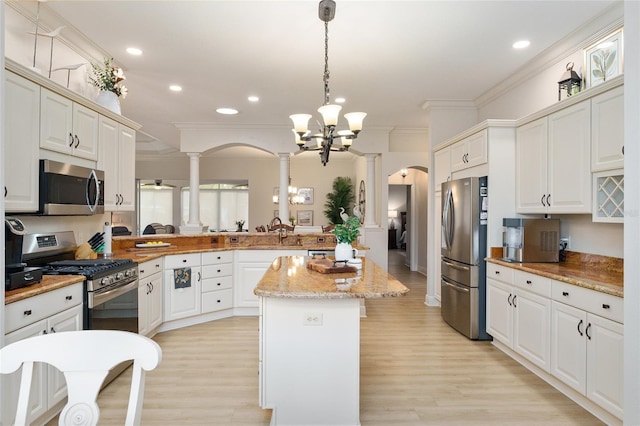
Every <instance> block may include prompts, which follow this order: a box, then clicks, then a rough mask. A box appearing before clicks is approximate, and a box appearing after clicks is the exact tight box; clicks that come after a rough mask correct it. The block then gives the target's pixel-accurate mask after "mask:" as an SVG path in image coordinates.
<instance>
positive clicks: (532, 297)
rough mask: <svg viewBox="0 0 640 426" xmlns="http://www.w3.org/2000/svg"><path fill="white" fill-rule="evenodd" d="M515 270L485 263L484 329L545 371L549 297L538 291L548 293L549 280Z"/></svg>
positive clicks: (549, 307) (547, 361)
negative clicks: (485, 311) (485, 327)
mask: <svg viewBox="0 0 640 426" xmlns="http://www.w3.org/2000/svg"><path fill="white" fill-rule="evenodd" d="M496 272H497V273H496ZM516 272H517V273H516V274H513V271H509V268H505V267H501V266H499V265H495V264H488V265H487V332H488V333H489V334H491V336H493V338H494V339H496V340H498V341H501V342H502V343H503V344H504V345H506V346H507V347H509V348H511V349H513V350H514V351H516V352H517V353H519V354H520V355H522V356H523V357H525V358H526V359H527V360H529V361H530V362H532V363H533V364H535V365H537V366H538V367H540V368H541V369H543V370H544V371H547V372H548V371H549V368H550V349H549V344H550V336H549V332H550V328H549V322H550V309H551V301H550V299H549V298H548V296H546V297H545V296H543V295H541V294H539V293H542V294H550V283H549V282H548V280H546V281H545V279H544V278H541V277H536V276H532V275H531V274H525V273H521V272H520V271H516ZM518 272H520V274H518ZM534 280H535V281H534ZM525 288H526V290H525Z"/></svg>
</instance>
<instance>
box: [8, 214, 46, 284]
mask: <svg viewBox="0 0 640 426" xmlns="http://www.w3.org/2000/svg"><path fill="white" fill-rule="evenodd" d="M26 233H27V231H26V230H25V227H24V224H23V223H22V221H20V220H18V219H16V218H14V217H5V218H4V247H5V251H4V261H5V273H4V289H5V291H9V290H14V289H16V288H21V287H26V286H28V285H31V284H36V283H39V282H40V281H42V270H41V268H37V267H27V264H26V263H22V246H23V243H24V236H25V234H26Z"/></svg>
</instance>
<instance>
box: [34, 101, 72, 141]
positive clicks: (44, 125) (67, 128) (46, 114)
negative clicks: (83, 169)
mask: <svg viewBox="0 0 640 426" xmlns="http://www.w3.org/2000/svg"><path fill="white" fill-rule="evenodd" d="M72 125H73V102H71V101H70V100H69V99H67V98H65V97H63V96H60V95H58V94H56V93H53V92H52V91H50V90H47V89H45V88H42V89H41V91H40V148H44V149H49V150H51V151H57V152H61V153H63V154H71V152H72V151H73V144H74V143H75V140H74V137H73V127H72Z"/></svg>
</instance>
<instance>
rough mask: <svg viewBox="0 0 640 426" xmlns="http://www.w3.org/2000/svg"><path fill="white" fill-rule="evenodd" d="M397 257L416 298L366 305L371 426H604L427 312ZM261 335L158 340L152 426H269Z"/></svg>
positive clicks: (364, 415)
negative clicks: (262, 393)
mask: <svg viewBox="0 0 640 426" xmlns="http://www.w3.org/2000/svg"><path fill="white" fill-rule="evenodd" d="M389 254H390V257H389V258H390V261H389V271H390V272H391V273H392V274H393V275H395V276H396V277H397V278H398V279H399V280H400V281H402V282H403V283H404V284H405V285H406V286H407V287H409V288H410V289H411V292H410V293H409V294H408V295H407V296H405V297H402V298H398V299H395V298H394V299H378V300H368V301H367V318H366V319H363V320H362V321H361V342H362V343H361V374H360V377H361V385H360V420H361V422H362V425H365V426H368V425H380V426H382V425H384V426H393V425H442V424H445V425H542V424H544V425H581V426H584V425H600V424H602V423H601V422H600V421H598V420H597V419H596V418H595V417H593V416H592V415H590V414H589V413H587V412H586V411H585V410H583V409H582V408H581V407H579V406H578V405H576V404H575V403H573V402H572V401H571V400H569V399H568V398H566V397H564V396H563V395H562V394H561V393H559V392H558V391H556V390H554V389H553V388H552V387H551V386H549V385H547V384H546V383H545V382H543V381H542V380H541V379H539V378H538V377H537V376H535V375H534V374H532V373H530V372H528V371H527V370H526V369H525V368H524V367H522V366H520V365H519V364H518V363H517V362H515V361H513V360H512V359H510V358H509V357H507V356H506V355H504V354H503V353H502V352H500V351H499V350H497V349H495V348H494V347H493V346H491V344H490V343H489V342H472V341H469V340H467V339H466V338H465V337H463V336H462V335H460V334H458V333H457V332H456V331H454V330H453V329H451V328H450V327H449V326H448V325H446V324H445V323H444V322H443V321H442V319H441V317H440V309H439V308H433V307H427V306H425V305H424V300H425V287H426V278H425V277H424V276H422V275H420V274H418V273H412V272H410V271H409V270H408V269H407V268H406V267H405V266H404V257H403V256H402V252H400V251H395V250H394V251H391V252H390V253H389ZM257 332H258V322H257V318H255V317H240V318H229V319H225V320H220V321H214V322H211V323H208V324H201V325H198V326H194V327H188V328H183V329H180V330H175V331H170V332H165V333H162V334H159V335H157V336H156V337H155V340H156V341H157V342H158V343H159V344H160V346H161V347H162V349H163V360H162V364H161V365H160V367H158V369H156V370H155V371H152V372H150V373H149V374H148V375H147V386H146V392H145V401H144V411H143V415H142V420H143V424H146V425H152V424H153V425H247V426H249V425H251V426H254V425H268V424H269V419H270V415H271V413H270V411H269V410H261V409H260V408H259V407H258V375H257V373H258V365H257V364H258V335H257ZM129 382H130V371H127V372H125V373H124V374H123V375H122V376H120V377H119V378H117V379H116V380H115V381H114V382H112V383H111V384H110V385H109V386H108V387H107V388H106V389H104V390H103V391H102V393H101V394H100V397H99V400H98V403H99V405H100V408H101V422H100V424H105V425H106V424H109V425H112V424H113V425H121V424H122V423H123V421H124V412H125V407H126V401H127V392H128V385H129ZM51 424H53V423H51ZM56 424H57V423H56Z"/></svg>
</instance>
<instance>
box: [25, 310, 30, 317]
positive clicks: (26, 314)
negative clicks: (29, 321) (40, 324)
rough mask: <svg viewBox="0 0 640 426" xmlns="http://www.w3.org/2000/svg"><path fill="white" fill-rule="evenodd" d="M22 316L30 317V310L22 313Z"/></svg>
mask: <svg viewBox="0 0 640 426" xmlns="http://www.w3.org/2000/svg"><path fill="white" fill-rule="evenodd" d="M23 315H24V316H25V317H28V316H29V315H31V309H29V310H26V311H24V313H23Z"/></svg>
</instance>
